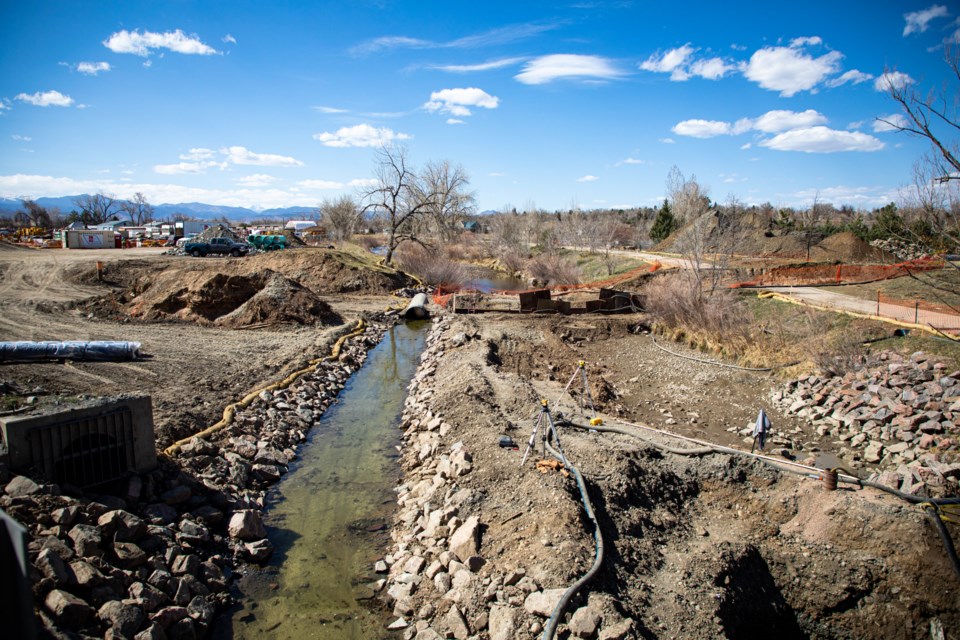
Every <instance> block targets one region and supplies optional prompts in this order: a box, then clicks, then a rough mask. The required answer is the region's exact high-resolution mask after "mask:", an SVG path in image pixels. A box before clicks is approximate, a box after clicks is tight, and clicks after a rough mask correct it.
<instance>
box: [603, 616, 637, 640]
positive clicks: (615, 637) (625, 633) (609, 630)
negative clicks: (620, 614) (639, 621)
mask: <svg viewBox="0 0 960 640" xmlns="http://www.w3.org/2000/svg"><path fill="white" fill-rule="evenodd" d="M632 630H633V620H631V619H630V618H627V619H626V620H621V621H620V622H618V623H617V624H614V625H611V626H609V627H604V628H603V629H601V630H600V634H599V635H598V636H597V640H625V638H628V637H630V632H631V631H632Z"/></svg>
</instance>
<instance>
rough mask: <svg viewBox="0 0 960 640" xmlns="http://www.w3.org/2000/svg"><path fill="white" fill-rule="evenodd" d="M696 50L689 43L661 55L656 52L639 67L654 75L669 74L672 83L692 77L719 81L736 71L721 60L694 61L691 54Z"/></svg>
mask: <svg viewBox="0 0 960 640" xmlns="http://www.w3.org/2000/svg"><path fill="white" fill-rule="evenodd" d="M697 51H698V49H696V48H694V47H692V46H690V43H687V44H685V45H683V46H682V47H677V48H676V49H670V50H668V51H665V52H663V53H661V52H659V51H658V52H657V53H655V54H653V55H652V56H650V57H649V58H647V59H646V60H644V61H643V62H641V63H640V64H639V67H640V68H641V69H643V70H644V71H653V72H654V73H669V74H670V79H671V80H673V81H674V82H683V81H685V80H689V79H690V78H691V77H692V76H699V77H701V78H705V79H707V80H719V79H720V78H722V77H724V76H725V75H727V74H728V73H730V72H731V71H734V70H735V69H736V66H735V65H732V64H728V63H727V61H726V60H724V59H723V58H704V59H701V60H694V59H693V54H694V53H696V52H697Z"/></svg>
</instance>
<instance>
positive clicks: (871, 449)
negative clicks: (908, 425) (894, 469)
mask: <svg viewBox="0 0 960 640" xmlns="http://www.w3.org/2000/svg"><path fill="white" fill-rule="evenodd" d="M882 453H883V443H881V442H878V441H876V440H871V441H870V444H868V445H867V448H866V450H865V451H864V452H863V459H864V460H866V461H867V462H880V457H881V454H882Z"/></svg>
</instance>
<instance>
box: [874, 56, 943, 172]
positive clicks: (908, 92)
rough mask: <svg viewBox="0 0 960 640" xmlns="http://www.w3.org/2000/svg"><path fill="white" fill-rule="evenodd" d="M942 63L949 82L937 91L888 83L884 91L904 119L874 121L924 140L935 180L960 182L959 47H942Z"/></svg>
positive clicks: (911, 85) (905, 84) (912, 85)
mask: <svg viewBox="0 0 960 640" xmlns="http://www.w3.org/2000/svg"><path fill="white" fill-rule="evenodd" d="M944 61H945V62H946V63H947V66H948V67H950V72H951V77H950V81H949V82H946V83H944V85H943V86H942V87H941V88H940V89H939V90H934V89H931V90H930V91H929V92H928V93H927V94H926V95H923V94H921V93H920V92H919V91H918V90H917V88H916V87H915V86H914V84H913V83H895V82H892V81H888V86H887V92H888V93H889V94H890V97H891V98H893V100H894V102H896V103H897V104H899V105H900V110H901V111H902V112H903V115H904V116H905V119H899V118H889V119H886V118H878V120H880V121H881V122H884V123H886V124H887V125H889V126H891V127H893V128H894V129H896V130H898V131H905V132H907V133H910V134H912V135H915V136H919V137H921V138H926V139H927V140H928V141H929V142H930V144H931V146H932V147H933V150H934V153H933V154H932V155H931V156H930V160H931V161H932V162H933V163H934V166H935V167H936V179H937V180H940V181H943V182H946V181H949V180H960V139H958V137H957V131H958V129H960V113H958V106H960V105H958V102H957V90H958V86H957V85H956V83H958V82H960V47H957V46H947V47H945V48H944Z"/></svg>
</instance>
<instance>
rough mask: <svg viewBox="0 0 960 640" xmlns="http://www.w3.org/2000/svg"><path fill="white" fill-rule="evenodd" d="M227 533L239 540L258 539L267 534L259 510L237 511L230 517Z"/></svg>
mask: <svg viewBox="0 0 960 640" xmlns="http://www.w3.org/2000/svg"><path fill="white" fill-rule="evenodd" d="M227 533H228V534H229V535H230V537H231V538H236V539H238V540H258V539H260V538H265V537H266V536H267V530H266V529H265V528H264V526H263V519H262V518H261V516H260V512H259V511H237V512H236V513H234V514H233V516H232V517H231V518H230V524H229V525H227Z"/></svg>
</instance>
